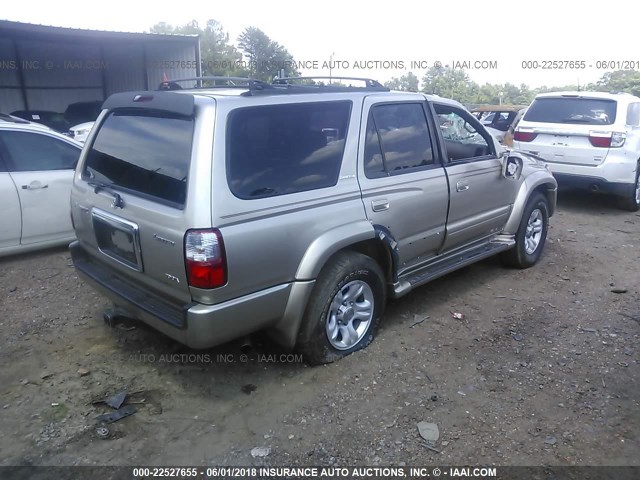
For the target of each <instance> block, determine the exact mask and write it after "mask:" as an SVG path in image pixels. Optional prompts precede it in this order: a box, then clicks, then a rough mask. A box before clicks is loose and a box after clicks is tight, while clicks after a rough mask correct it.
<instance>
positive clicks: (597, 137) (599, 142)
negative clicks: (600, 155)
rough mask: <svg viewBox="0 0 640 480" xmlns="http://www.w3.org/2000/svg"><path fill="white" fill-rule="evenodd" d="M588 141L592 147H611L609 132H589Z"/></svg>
mask: <svg viewBox="0 0 640 480" xmlns="http://www.w3.org/2000/svg"><path fill="white" fill-rule="evenodd" d="M589 141H590V142H591V145H593V146H594V147H602V148H609V147H610V146H611V132H593V131H592V132H589Z"/></svg>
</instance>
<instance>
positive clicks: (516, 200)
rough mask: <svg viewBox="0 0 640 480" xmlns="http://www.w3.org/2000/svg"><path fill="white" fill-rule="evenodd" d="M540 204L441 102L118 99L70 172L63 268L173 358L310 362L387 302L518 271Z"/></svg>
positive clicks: (300, 90) (215, 93)
mask: <svg viewBox="0 0 640 480" xmlns="http://www.w3.org/2000/svg"><path fill="white" fill-rule="evenodd" d="M176 83H177V82H172V83H171V85H175V84H176ZM169 88H175V87H169ZM556 189H557V185H556V181H555V180H554V178H553V176H552V175H551V174H550V173H549V171H548V170H547V168H546V166H545V165H544V163H542V162H540V161H538V160H537V159H536V158H535V157H533V156H529V155H525V154H518V153H512V154H510V155H509V154H508V153H507V152H506V151H505V150H504V149H503V147H502V146H500V145H499V144H498V142H497V141H496V140H494V139H493V137H492V136H491V135H490V134H489V133H488V132H487V131H486V130H485V129H484V127H483V126H482V125H481V124H480V123H479V122H478V120H477V119H475V118H474V117H473V116H472V115H471V114H470V113H469V112H468V111H467V110H466V109H465V108H464V107H463V106H462V105H460V104H459V103H457V102H454V101H450V100H445V99H442V98H440V97H431V96H428V95H423V94H418V93H401V92H390V91H388V90H387V89H386V88H384V87H382V86H381V85H380V84H378V83H377V82H374V81H371V80H367V81H366V82H365V86H363V87H352V86H347V87H345V86H326V85H322V84H316V85H296V84H295V81H293V80H290V79H286V81H282V80H281V81H280V83H277V84H267V83H262V82H259V81H254V80H245V81H244V82H239V81H238V82H235V85H232V86H225V87H208V88H200V89H198V88H186V89H180V90H173V91H153V92H148V91H147V92H132V93H121V94H116V95H113V96H111V97H110V98H109V99H108V100H107V101H106V102H105V104H104V110H103V112H102V114H101V115H100V117H99V118H98V120H97V122H96V125H95V127H94V129H93V131H92V133H91V135H90V137H89V139H88V140H87V143H86V144H85V148H84V149H83V152H82V155H81V159H80V162H79V164H78V168H77V169H76V173H75V177H74V184H73V192H72V217H73V221H74V225H75V230H76V235H77V239H78V240H77V241H76V242H74V243H72V244H71V252H72V257H73V261H74V263H75V266H76V268H77V270H78V272H79V273H80V274H81V276H82V277H83V278H85V279H86V280H87V281H89V282H91V283H92V284H93V285H94V286H95V287H96V288H98V289H99V290H101V291H102V292H103V293H104V294H105V295H107V296H108V297H109V298H110V299H112V300H113V302H114V304H115V312H116V314H118V315H123V316H127V317H133V318H137V319H139V320H142V321H144V322H146V323H148V324H149V325H151V326H153V327H154V328H156V329H157V330H159V331H161V332H164V333H165V334H167V335H168V336H170V337H172V338H174V339H176V340H178V341H179V342H182V343H184V344H186V345H188V346H191V347H194V348H207V347H211V346H214V345H217V344H220V343H223V342H226V341H228V340H231V339H234V338H236V337H240V336H242V335H245V334H249V333H251V332H254V331H257V330H267V331H268V332H270V333H271V334H272V336H273V338H275V339H276V340H277V341H278V342H280V343H281V344H282V345H284V346H285V347H288V348H297V349H299V350H300V351H301V352H303V353H304V355H305V356H306V359H307V360H308V362H310V363H313V364H318V363H326V362H331V361H333V360H335V359H338V358H340V357H342V356H344V355H347V354H349V353H351V352H354V351H356V350H359V349H361V348H363V347H365V346H366V345H368V344H369V343H370V342H371V340H372V339H373V336H374V334H375V332H376V327H377V325H378V323H379V321H380V318H381V317H382V314H383V309H384V306H385V303H386V300H387V298H389V297H391V298H398V297H401V296H403V295H405V294H406V293H408V292H410V291H411V290H412V289H414V288H416V287H418V286H420V285H422V284H424V283H426V282H429V281H431V280H434V279H436V278H438V277H440V276H442V275H444V274H446V273H448V272H451V271H453V270H455V269H458V268H461V267H464V266H465V265H468V264H470V263H473V262H476V261H478V260H481V259H483V258H486V257H488V256H490V255H494V254H498V253H500V254H501V255H502V256H503V258H504V260H505V261H506V262H507V263H509V264H511V265H515V266H517V267H520V268H526V267H529V266H532V265H533V264H535V263H536V262H537V261H538V259H539V258H540V255H541V253H542V250H543V247H544V244H545V238H546V234H547V226H548V219H549V217H550V216H551V215H552V214H553V211H554V208H555V203H556Z"/></svg>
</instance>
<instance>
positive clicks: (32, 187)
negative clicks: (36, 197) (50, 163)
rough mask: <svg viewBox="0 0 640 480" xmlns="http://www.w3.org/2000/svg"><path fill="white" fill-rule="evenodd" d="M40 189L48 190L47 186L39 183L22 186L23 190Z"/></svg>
mask: <svg viewBox="0 0 640 480" xmlns="http://www.w3.org/2000/svg"><path fill="white" fill-rule="evenodd" d="M42 188H49V185H47V184H46V183H45V184H42V183H40V182H31V183H30V184H29V185H22V189H23V190H40V189H42Z"/></svg>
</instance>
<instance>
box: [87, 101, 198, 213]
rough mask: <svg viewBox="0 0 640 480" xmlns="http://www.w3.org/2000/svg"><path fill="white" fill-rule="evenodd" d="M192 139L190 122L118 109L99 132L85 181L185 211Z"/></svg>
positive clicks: (167, 116) (190, 120)
mask: <svg viewBox="0 0 640 480" xmlns="http://www.w3.org/2000/svg"><path fill="white" fill-rule="evenodd" d="M192 138H193V119H192V118H187V117H182V116H174V115H170V114H167V113H164V112H162V113H159V112H153V111H141V110H124V111H117V110H116V111H114V112H112V113H110V114H109V116H108V117H107V118H106V119H105V121H104V122H103V123H102V126H101V127H100V130H99V131H98V134H97V136H96V138H95V141H94V142H93V145H92V146H91V149H90V150H89V153H88V155H87V160H86V162H85V166H84V171H83V178H84V179H85V180H87V181H89V182H91V181H93V182H96V183H102V184H106V185H108V186H111V187H114V188H119V189H122V190H125V191H130V192H133V193H136V194H139V195H141V196H144V197H152V198H153V199H155V200H159V201H160V202H162V203H166V204H168V205H171V206H174V207H178V208H183V207H184V202H185V198H186V193H187V175H188V173H189V163H190V159H191V142H192Z"/></svg>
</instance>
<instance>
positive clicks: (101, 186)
mask: <svg viewBox="0 0 640 480" xmlns="http://www.w3.org/2000/svg"><path fill="white" fill-rule="evenodd" d="M87 184H89V185H91V186H92V187H93V193H98V192H99V191H100V190H104V189H107V188H108V189H111V188H113V187H112V185H109V184H108V183H103V182H98V181H96V180H89V181H88V182H87Z"/></svg>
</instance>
